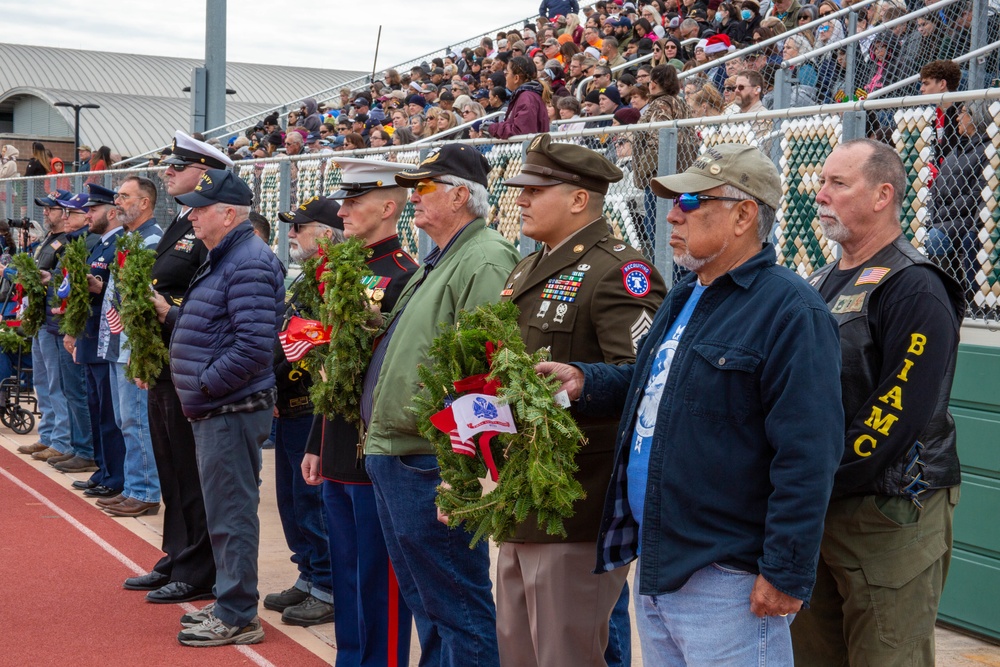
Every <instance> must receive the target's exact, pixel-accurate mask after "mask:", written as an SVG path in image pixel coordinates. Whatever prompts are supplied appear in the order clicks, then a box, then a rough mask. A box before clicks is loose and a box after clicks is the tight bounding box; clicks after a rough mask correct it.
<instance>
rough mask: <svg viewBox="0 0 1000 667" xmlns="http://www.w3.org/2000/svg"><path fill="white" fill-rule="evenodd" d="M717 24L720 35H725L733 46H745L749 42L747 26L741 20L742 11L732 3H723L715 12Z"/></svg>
mask: <svg viewBox="0 0 1000 667" xmlns="http://www.w3.org/2000/svg"><path fill="white" fill-rule="evenodd" d="M715 24H716V27H717V28H718V33H719V34H720V35H725V36H726V37H728V38H729V41H730V42H731V43H733V44H739V45H740V46H743V45H745V44H746V43H747V42H749V41H750V40H749V38H748V37H747V35H748V33H747V30H746V25H745V24H744V23H743V21H742V20H740V11H739V10H738V9H736V5H734V4H733V3H732V2H723V3H721V4H720V5H719V7H718V8H717V9H716V10H715Z"/></svg>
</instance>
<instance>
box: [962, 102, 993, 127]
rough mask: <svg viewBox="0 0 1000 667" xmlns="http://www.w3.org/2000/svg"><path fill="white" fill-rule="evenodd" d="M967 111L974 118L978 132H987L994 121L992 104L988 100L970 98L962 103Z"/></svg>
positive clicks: (973, 124)
mask: <svg viewBox="0 0 1000 667" xmlns="http://www.w3.org/2000/svg"><path fill="white" fill-rule="evenodd" d="M962 106H963V107H965V111H966V112H967V113H968V114H969V118H970V119H971V120H972V127H974V128H975V129H976V134H986V132H987V131H988V130H989V129H990V123H992V122H993V114H992V113H990V104H989V102H987V101H986V100H969V101H968V102H965V103H963V104H962Z"/></svg>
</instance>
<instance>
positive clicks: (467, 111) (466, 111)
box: [462, 109, 472, 116]
mask: <svg viewBox="0 0 1000 667" xmlns="http://www.w3.org/2000/svg"><path fill="white" fill-rule="evenodd" d="M468 113H472V109H462V115H463V116H464V115H465V114H468Z"/></svg>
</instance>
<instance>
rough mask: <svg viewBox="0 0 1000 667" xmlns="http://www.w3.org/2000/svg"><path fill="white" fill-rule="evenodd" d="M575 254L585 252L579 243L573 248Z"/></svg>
mask: <svg viewBox="0 0 1000 667" xmlns="http://www.w3.org/2000/svg"><path fill="white" fill-rule="evenodd" d="M573 252H583V244H582V243H578V244H576V245H575V246H573Z"/></svg>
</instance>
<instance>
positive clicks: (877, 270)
mask: <svg viewBox="0 0 1000 667" xmlns="http://www.w3.org/2000/svg"><path fill="white" fill-rule="evenodd" d="M887 273H889V269H887V268H885V267H883V266H872V267H870V268H867V269H865V270H864V271H862V272H861V275H860V276H859V277H858V280H857V282H855V283H854V284H855V285H876V284H878V282H879V281H880V280H882V279H883V278H885V274H887Z"/></svg>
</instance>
